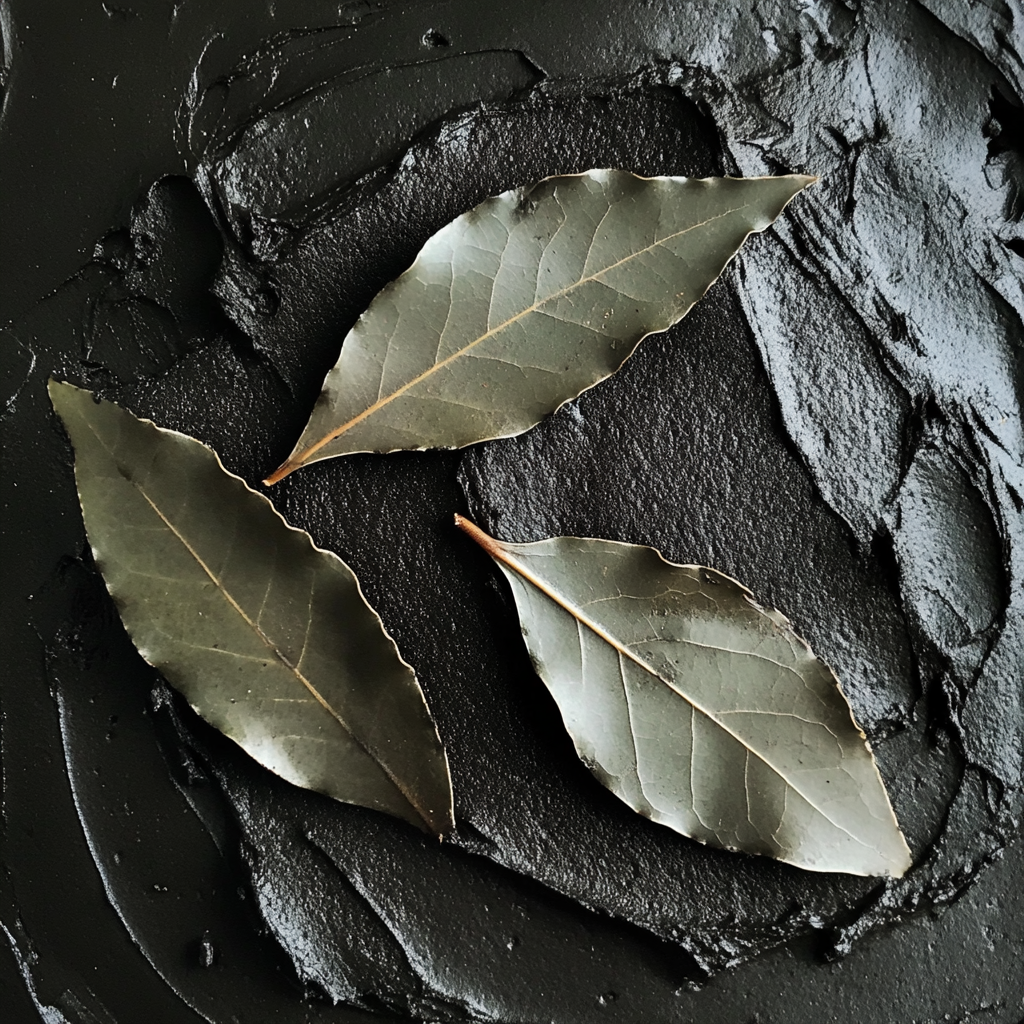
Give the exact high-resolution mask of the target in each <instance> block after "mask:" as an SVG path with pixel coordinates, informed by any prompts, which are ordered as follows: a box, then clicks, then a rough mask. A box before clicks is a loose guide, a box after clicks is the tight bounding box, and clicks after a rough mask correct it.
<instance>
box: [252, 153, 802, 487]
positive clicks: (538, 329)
mask: <svg viewBox="0 0 1024 1024" xmlns="http://www.w3.org/2000/svg"><path fill="white" fill-rule="evenodd" d="M815 180H816V179H815V178H811V177H806V176H804V175H795V174H793V175H785V176H780V177H774V178H772V177H769V178H702V179H695V178H680V177H660V178H640V177H637V176H636V175H634V174H630V173H628V172H627V171H616V170H592V171H587V172H586V173H585V174H575V175H564V176H559V177H553V178H546V179H544V180H543V181H541V182H539V183H538V184H536V185H534V186H532V187H530V188H518V189H513V190H512V191H510V192H504V193H502V194H501V195H499V196H495V197H493V198H491V199H488V200H486V201H484V202H483V203H481V204H480V205H479V206H477V207H475V208H474V209H473V210H471V211H469V213H466V214H463V215H462V216H461V217H458V218H457V219H456V220H454V221H452V222H451V223H450V224H448V225H447V226H446V227H444V228H442V229H441V230H440V231H438V232H437V234H435V235H433V236H432V237H431V238H430V239H429V240H428V241H427V243H426V245H424V247H423V249H422V250H421V251H420V254H419V255H418V256H417V258H416V260H415V262H414V263H413V265H412V266H411V267H410V268H409V269H408V270H407V271H406V272H405V273H404V274H402V275H401V276H400V277H399V278H398V279H397V280H395V281H393V282H392V283H391V284H389V285H388V286H387V287H386V288H384V289H383V291H381V292H380V293H379V294H378V295H377V296H376V298H374V300H373V301H372V302H371V303H370V306H369V307H368V308H367V310H366V312H365V313H364V314H363V315H362V316H361V317H360V318H359V320H358V321H357V323H356V324H355V326H354V327H353V328H352V330H351V331H350V332H349V333H348V336H347V337H346V338H345V339H344V343H343V344H342V348H341V356H340V358H339V359H338V362H337V364H336V365H335V366H334V368H333V369H332V370H331V371H330V373H328V375H327V379H326V380H325V381H324V387H323V391H322V392H321V394H320V397H319V399H318V400H317V402H316V405H315V407H314V409H313V413H312V416H311V417H310V420H309V423H308V424H307V426H306V428H305V430H304V431H303V433H302V436H301V438H300V439H299V441H298V444H297V445H296V446H295V449H294V451H293V452H292V454H291V456H290V457H289V458H288V460H287V461H286V462H285V463H284V464H283V465H282V466H281V467H280V468H279V469H277V470H276V471H275V472H274V473H272V474H271V475H270V476H269V477H268V478H267V479H266V481H265V483H267V484H272V483H276V482H277V481H278V480H280V479H282V478H283V477H285V476H287V475H288V474H289V473H291V472H292V471H293V470H295V469H298V468H299V467H300V466H303V465H306V464H308V463H311V462H316V461H318V460H320V459H328V458H332V457H334V456H337V455H345V454H349V453H352V452H388V451H395V450H398V449H422V448H458V447H462V446H463V445H468V444H474V443H476V442H478V441H486V440H490V439H493V438H497V437H510V436H512V435H514V434H519V433H522V432H523V431H525V430H528V429H529V428H530V427H532V426H534V425H535V424H536V423H538V422H539V421H540V420H541V419H543V418H544V416H546V415H548V414H549V413H551V412H553V411H554V410H555V409H557V408H558V407H559V406H560V405H562V404H563V403H564V402H567V401H569V400H570V399H572V398H575V397H576V396H577V395H579V394H580V392H582V391H584V390H586V389H587V388H589V387H592V386H593V385H594V384H596V383H598V381H601V380H603V379H604V378H606V377H608V376H609V375H610V374H612V373H614V372H615V371H616V370H617V369H618V368H619V367H620V366H621V365H622V363H623V362H624V361H625V360H626V359H627V358H628V357H629V355H630V354H631V353H632V352H633V350H634V349H635V348H636V346H637V344H638V343H639V342H640V341H641V340H642V339H643V338H644V337H645V336H646V335H648V334H650V333H652V332H657V331H664V330H667V329H668V328H669V327H671V326H672V325H673V324H674V323H676V322H677V321H679V320H680V319H681V318H682V317H683V316H685V315H686V313H687V312H688V311H689V310H690V308H691V307H692V306H693V304H694V303H695V302H696V301H697V300H698V299H699V298H700V297H701V296H702V295H703V294H704V292H705V291H707V289H708V288H709V287H710V286H711V284H712V283H713V282H714V281H715V279H716V278H717V277H718V276H719V274H721V272H722V270H723V269H724V267H725V266H726V264H727V263H728V262H729V260H730V259H731V258H732V257H733V256H734V255H735V254H736V252H737V251H738V250H739V248H740V246H741V245H742V244H743V241H744V239H746V237H747V236H748V235H749V234H750V233H751V232H755V231H763V230H764V229H765V228H766V227H768V226H769V225H770V224H771V223H772V221H773V220H775V218H776V217H778V215H779V214H780V213H781V212H782V210H783V209H784V207H785V206H786V204H787V203H788V202H789V201H790V200H791V199H792V198H793V196H795V195H796V194H797V193H798V192H799V191H800V190H801V189H803V188H805V187H806V186H807V185H808V184H810V183H811V182H813V181H815Z"/></svg>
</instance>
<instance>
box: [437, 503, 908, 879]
mask: <svg viewBox="0 0 1024 1024" xmlns="http://www.w3.org/2000/svg"><path fill="white" fill-rule="evenodd" d="M456 522H457V524H458V525H459V526H460V527H461V528H462V529H463V530H464V531H465V532H466V533H468V534H469V535H470V536H471V537H472V538H473V539H474V540H475V541H476V542H477V543H478V544H479V545H480V546H481V547H482V548H483V549H484V550H485V551H487V552H488V554H490V555H491V556H492V557H493V558H494V559H495V561H496V562H497V563H498V565H499V566H500V567H501V569H502V571H503V572H504V574H505V576H506V577H507V578H508V580H509V582H510V584H511V586H512V591H513V594H514V595H515V600H516V605H517V606H518V609H519V616H520V620H521V623H522V630H523V635H524V637H525V638H526V644H527V647H528V649H529V652H530V655H531V657H532V659H533V662H534V664H535V666H536V668H537V672H538V674H539V675H540V677H541V678H542V679H543V680H544V683H545V684H546V685H547V687H548V689H549V690H550V691H551V694H552V696H553V697H554V699H555V701H556V703H557V704H558V706H559V709H560V710H561V713H562V716H563V720H564V722H565V725H566V728H567V730H568V732H569V733H570V735H571V736H572V739H573V742H574V743H575V745H576V750H577V753H578V754H579V756H580V758H581V759H582V760H583V761H584V762H585V763H586V764H587V765H588V766H589V767H590V769H591V771H592V772H593V773H594V774H595V775H596V777H597V778H598V779H599V780H600V781H601V782H602V783H603V784H604V785H605V786H606V787H607V788H608V789H610V790H611V791H612V792H613V793H615V795H616V796H618V797H619V798H620V799H622V800H623V801H625V802H626V803H627V804H628V805H629V806H630V807H632V808H633V809H634V810H636V811H638V812H639V813H640V814H642V815H644V816H646V817H648V818H650V819H652V820H654V821H657V822H661V823H662V824H665V825H668V826H669V827H671V828H673V829H675V830H676V831H678V832H681V833H682V834H683V835H686V836H689V837H691V838H693V839H696V840H699V841H700V842H704V843H710V844H712V845H714V846H718V847H722V848H725V849H727V850H741V851H745V852H747V853H756V854H764V855H767V856H770V857H775V858H777V859H779V860H782V861H785V862H787V863H789V864H795V865H797V866H798V867H801V868H806V869H809V870H813V871H841V872H847V873H849V874H855V875H891V876H894V877H900V876H902V875H903V874H904V872H905V871H906V870H907V869H908V868H909V867H910V863H911V861H910V851H909V849H908V847H907V844H906V840H905V839H904V838H903V834H902V833H901V832H900V829H899V826H898V824H897V822H896V816H895V814H894V813H893V810H892V806H891V805H890V803H889V798H888V795H887V793H886V791H885V786H884V784H883V783H882V779H881V776H880V775H879V773H878V768H877V766H876V764H875V761H874V757H873V756H872V753H871V748H870V746H869V744H868V742H867V740H866V739H865V737H864V734H863V732H861V730H860V729H859V728H858V727H857V724H856V722H855V721H854V719H853V715H852V712H851V710H850V707H849V705H848V703H847V701H846V698H845V697H844V696H843V693H842V691H841V689H840V688H839V684H838V682H837V681H836V678H835V676H834V675H833V674H832V672H831V670H830V669H829V668H828V667H827V666H826V665H825V664H823V663H822V662H821V661H820V660H818V659H817V658H816V657H815V656H814V655H813V654H812V652H811V650H810V648H809V647H808V646H807V644H806V643H804V641H802V640H801V639H800V638H799V637H798V636H797V635H796V634H795V633H794V631H793V629H792V627H791V625H790V623H789V621H788V620H787V619H786V618H785V616H783V615H782V614H780V613H779V612H777V611H773V610H771V609H767V608H763V607H761V606H760V605H758V604H757V603H756V602H755V601H754V599H753V597H752V596H751V594H750V592H749V591H748V590H747V589H746V588H745V587H743V586H741V585H740V584H739V583H737V582H736V581H735V580H733V579H730V578H729V577H728V576H725V575H723V574H722V573H720V572H716V571H715V570H714V569H708V568H704V567H702V566H696V565H676V564H674V563H672V562H668V561H666V560H665V559H664V558H662V556H661V555H660V554H659V553H658V552H657V551H656V550H654V549H653V548H649V547H643V546H640V545H635V544H623V543H618V542H615V541H607V540H592V539H584V538H578V537H555V538H552V539H550V540H542V541H539V542H537V543H533V544H507V543H504V542H502V541H497V540H494V539H493V538H491V537H489V536H488V535H487V534H485V533H484V532H483V531H481V530H480V529H479V528H478V527H477V526H475V525H474V524H473V523H471V522H469V521H468V520H466V519H463V518H462V517H461V516H457V517H456Z"/></svg>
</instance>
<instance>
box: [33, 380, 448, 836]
mask: <svg viewBox="0 0 1024 1024" xmlns="http://www.w3.org/2000/svg"><path fill="white" fill-rule="evenodd" d="M49 390H50V398H51V401H52V403H53V406H54V408H55V409H56V410H57V412H58V413H59V414H60V417H61V419H62V420H63V421H64V425H65V427H66V428H67V432H68V434H69V435H70V437H71V441H72V444H73V446H74V449H75V477H76V481H77V484H78V492H79V497H80V499H81V504H82V513H83V516H84V519H85V526H86V531H87V533H88V536H89V542H90V544H91V546H92V550H93V553H94V555H95V559H96V565H97V566H98V567H99V569H100V572H101V573H102V574H103V578H104V580H105V582H106V585H107V588H108V590H109V591H110V593H111V595H112V597H113V599H114V601H115V603H116V605H117V608H118V611H119V612H120V614H121V618H122V620H123V622H124V624H125V627H126V629H127V630H128V633H129V635H130V636H131V638H132V640H133V642H134V643H135V645H136V647H138V649H139V651H140V652H141V654H142V656H143V657H144V658H145V659H146V660H147V661H148V662H150V663H151V664H152V665H154V666H155V667H156V668H158V669H159V670H160V671H161V672H162V673H163V675H164V676H165V677H166V678H167V680H168V682H170V683H171V684H172V685H173V686H174V687H175V688H177V689H178V690H179V691H180V692H181V693H183V694H184V695H185V697H186V698H187V699H188V701H189V703H190V704H191V705H192V706H193V707H194V708H195V709H196V711H197V712H198V713H199V714H200V715H202V716H203V718H205V719H206V720H207V721H208V722H210V723H212V724H213V725H214V726H216V727H217V728H218V729H220V730H221V732H223V733H225V734H226V735H227V736H230V737H231V738H232V739H233V740H235V741H236V742H237V743H238V744H239V745H240V746H242V747H243V748H244V749H245V750H246V751H247V752H248V753H249V754H250V755H251V756H252V757H254V758H255V759H256V760H257V761H259V762H260V763H261V764H263V765H265V766H266V767H267V768H269V769H271V770H272V771H274V772H276V773H277V774H278V775H281V776H282V777H283V778H285V779H287V780H288V781H290V782H293V783H295V784H296V785H299V786H304V787H306V788H309V789H315V790H318V791H319V792H322V793H326V794H328V795H329V796H332V797H335V798H336V799H338V800H342V801H345V802H347V803H353V804H359V805H361V806H364V807H371V808H374V809H376V810H380V811H385V812H387V813H389V814H393V815H396V816H397V817H400V818H404V819H405V820H406V821H409V822H411V823H412V824H414V825H416V826H418V827H419V828H422V829H424V830H426V831H428V832H431V833H433V834H435V835H443V834H444V833H446V832H448V831H450V830H451V828H452V826H453V819H452V791H451V779H450V777H449V773H448V762H447V758H446V756H445V752H444V749H443V747H442V745H441V741H440V739H439V737H438V734H437V729H436V728H435V726H434V723H433V721H432V719H431V717H430V714H429V712H428V710H427V706H426V703H425V700H424V697H423V692H422V690H421V689H420V686H419V683H418V682H417V680H416V676H415V674H414V673H413V670H412V668H411V667H410V666H409V665H407V664H406V663H405V662H404V661H403V660H402V658H401V656H400V655H399V653H398V650H397V648H396V647H395V644H394V641H393V640H392V639H391V637H390V636H389V635H388V634H387V633H386V632H385V630H384V627H383V624H382V623H381V621H380V619H379V617H378V616H377V614H376V612H374V611H373V609H372V608H370V606H369V605H368V604H367V603H366V601H365V599H364V598H363V596H362V593H361V591H360V589H359V583H358V581H357V580H356V577H355V575H354V574H353V573H352V570H351V569H349V567H348V566H347V565H346V564H345V563H344V562H343V561H342V560H341V559H340V558H338V557H337V556H336V555H334V554H332V553H331V552H329V551H324V550H322V549H320V548H317V547H315V546H314V544H313V542H312V540H311V539H310V537H309V535H308V534H306V533H304V532H302V531H301V530H297V529H295V528H294V527H291V526H289V525H288V524H287V523H286V522H285V521H284V519H282V518H281V516H280V515H279V514H278V513H277V512H276V511H275V510H274V508H273V506H272V505H271V504H270V502H269V501H267V499H266V498H265V497H263V496H262V495H261V494H258V493H257V492H255V491H253V490H251V489H250V488H249V487H248V486H247V485H246V483H245V482H244V481H243V480H242V479H240V478H239V477H237V476H234V475H233V474H231V473H229V472H228V471H227V470H226V469H224V467H223V466H222V465H221V462H220V460H219V458H218V457H217V455H216V453H215V452H213V451H212V450H211V449H210V448H207V447H206V446H205V445H203V444H201V443H200V442H198V441H196V440H194V439H193V438H190V437H186V436H185V435H183V434H179V433H176V432H174V431H171V430H164V429H162V428H160V427H157V426H155V425H154V424H152V423H150V422H149V421H147V420H140V419H137V418H136V417H134V416H133V415H131V414H130V413H128V412H126V411H125V410H123V409H121V408H119V407H118V406H116V405H113V404H112V403H109V402H97V401H96V400H95V399H94V398H93V396H92V395H91V394H90V393H89V392H88V391H83V390H80V389H79V388H76V387H73V386H72V385H70V384H61V383H57V382H54V381H51V382H50V387H49Z"/></svg>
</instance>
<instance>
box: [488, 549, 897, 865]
mask: <svg viewBox="0 0 1024 1024" xmlns="http://www.w3.org/2000/svg"><path fill="white" fill-rule="evenodd" d="M487 551H488V553H489V554H490V555H491V556H492V557H494V558H497V559H498V561H499V562H501V563H503V564H504V565H507V566H508V567H509V568H510V569H512V570H513V571H514V572H515V573H517V574H518V575H519V576H521V577H522V578H523V579H524V580H526V581H527V582H528V583H531V584H532V585H533V586H535V587H536V588H537V589H538V590H539V591H541V593H543V594H544V595H545V596H547V597H549V598H550V599H551V600H552V601H554V602H555V604H557V605H558V606H559V607H560V608H562V609H564V610H565V611H566V612H568V613H569V614H570V615H571V616H572V617H573V618H574V619H576V620H577V621H579V622H581V623H582V624H583V625H584V626H586V627H587V628H588V629H589V630H591V632H593V633H594V634H595V635H596V636H598V637H599V638H600V639H602V640H604V641H605V643H607V644H609V645H611V647H612V648H614V649H615V650H616V651H617V652H619V654H620V655H625V656H626V657H627V658H629V659H630V660H631V661H632V662H633V663H634V664H635V665H637V666H639V667H640V668H641V669H643V670H644V671H645V672H647V673H648V674H649V675H652V676H654V677H655V678H656V679H658V680H659V681H660V682H661V683H663V684H664V685H665V686H667V687H668V688H669V689H670V690H672V692H673V693H676V694H678V695H679V696H680V697H681V698H682V699H683V700H684V701H686V703H687V704H689V705H690V707H692V708H693V709H694V710H696V711H698V712H700V713H701V714H702V715H704V716H705V717H706V718H707V719H708V720H709V721H711V722H713V723H714V724H715V725H716V726H718V728H719V729H721V730H722V731H723V732H724V733H727V734H728V735H729V736H731V737H732V738H733V739H734V740H736V742H737V743H739V744H740V746H742V747H743V749H744V750H746V751H748V752H749V753H751V754H753V755H754V756H755V757H756V758H757V759H758V760H759V761H761V763H762V764H764V765H765V766H766V767H767V768H768V769H770V770H771V771H772V772H774V773H775V774H776V775H777V776H778V777H779V778H780V779H782V781H783V782H784V783H785V784H786V785H787V786H788V787H789V788H790V789H792V790H793V792H794V793H796V794H797V795H798V796H799V797H800V798H801V799H802V800H805V801H806V802H807V804H808V805H809V806H811V807H813V808H814V810H815V811H816V812H817V813H818V814H820V815H821V816H822V817H823V818H824V819H825V820H826V821H827V822H829V823H830V824H831V825H833V826H834V827H835V828H837V829H839V830H840V831H841V832H843V833H844V834H845V835H848V836H849V837H850V838H851V839H852V840H853V841H854V842H856V843H857V844H859V845H860V846H863V847H864V848H865V849H868V850H871V851H873V852H877V850H876V849H875V847H873V846H870V845H868V844H867V843H865V842H864V841H863V840H862V839H858V838H857V836H855V835H854V834H853V833H852V832H850V830H849V829H847V828H844V827H843V826H842V825H840V824H839V822H837V821H834V820H833V819H832V818H831V817H830V816H829V815H828V814H826V813H825V811H824V810H822V808H821V807H819V806H818V805H817V804H816V803H815V802H814V800H812V799H811V797H809V796H808V795H807V794H806V793H804V792H803V790H801V789H800V787H799V786H797V785H796V783H795V782H793V781H792V780H791V779H790V778H788V777H787V776H786V774H785V773H784V772H783V771H782V770H781V769H779V768H778V767H777V766H776V765H774V764H772V762H771V761H769V760H768V759H767V758H766V757H765V756H764V755H763V754H762V753H761V752H760V751H758V750H755V749H754V748H753V747H751V746H750V745H749V744H748V743H747V742H746V741H745V740H744V739H743V738H742V737H741V736H739V735H738V734H737V733H735V732H734V731H733V730H732V729H730V728H729V727H728V726H727V725H725V724H724V723H723V722H721V721H719V719H718V718H717V717H716V716H715V714H714V712H712V711H709V710H708V709H707V708H705V707H702V706H701V704H699V703H698V702H697V701H696V700H694V699H693V698H692V697H690V696H688V695H687V694H685V693H682V692H681V691H680V690H678V689H677V688H676V687H674V686H673V685H672V684H671V682H669V680H667V679H666V678H665V677H664V676H663V675H662V674H661V673H660V672H659V671H658V670H657V669H656V668H654V667H653V666H652V665H649V664H648V663H647V662H646V661H644V660H643V659H642V658H641V657H640V656H639V655H637V654H636V653H635V652H633V651H632V650H630V648H629V647H628V646H626V645H625V644H623V643H621V642H620V641H618V640H617V639H616V638H615V637H614V636H613V635H612V634H611V633H609V632H607V630H605V629H604V628H603V627H602V626H600V625H598V623H596V622H594V621H593V620H592V619H591V618H590V617H589V616H588V615H586V613H585V612H583V611H582V610H581V609H580V608H577V607H576V606H575V605H574V604H573V603H572V602H571V601H568V600H567V599H566V598H564V597H562V596H561V595H560V594H558V592H557V591H555V590H554V589H553V588H552V587H550V586H549V585H548V584H547V583H545V581H544V580H542V579H541V578H540V577H539V576H537V575H536V574H535V573H533V572H531V571H530V570H529V569H527V568H526V566H524V565H523V564H522V563H521V562H519V561H518V560H517V559H515V558H514V557H513V556H512V555H510V554H508V552H507V551H505V550H504V549H503V548H500V547H498V546H497V545H496V544H495V546H494V548H493V549H492V548H491V547H488V548H487ZM496 551H500V552H501V554H500V555H499V554H496ZM689 642H690V641H687V640H685V639H681V640H680V643H689ZM697 646H706V645H704V644H698V645H697ZM736 653H742V652H736Z"/></svg>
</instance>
